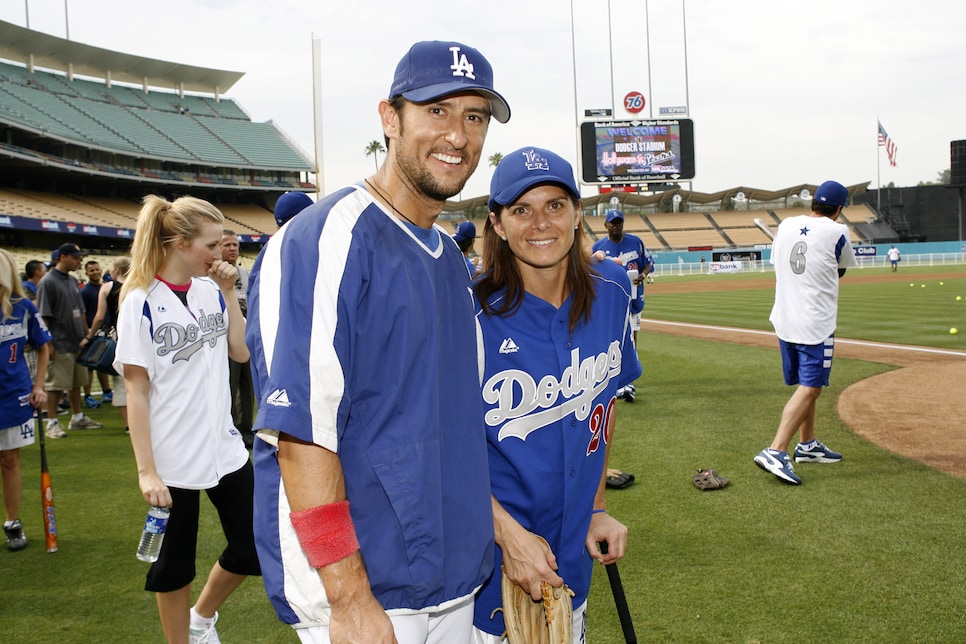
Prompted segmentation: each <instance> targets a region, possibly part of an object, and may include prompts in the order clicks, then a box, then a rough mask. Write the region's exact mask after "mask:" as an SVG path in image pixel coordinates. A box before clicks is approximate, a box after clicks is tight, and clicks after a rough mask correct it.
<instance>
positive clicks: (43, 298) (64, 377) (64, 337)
mask: <svg viewBox="0 0 966 644" xmlns="http://www.w3.org/2000/svg"><path fill="white" fill-rule="evenodd" d="M54 255H55V256H56V257H57V263H56V264H55V265H54V266H51V268H50V271H49V272H48V273H47V275H45V276H44V278H43V279H42V280H40V284H38V285H37V309H38V310H39V311H40V315H41V317H43V318H44V322H45V323H46V324H47V328H48V329H49V330H50V334H51V335H52V336H53V338H54V340H53V342H52V343H51V344H52V347H53V349H52V351H51V352H50V367H49V368H48V369H47V380H46V381H45V382H44V389H45V390H46V391H47V394H48V395H47V418H48V421H47V423H48V424H47V437H48V438H63V437H64V436H66V435H67V433H66V432H64V430H63V429H62V428H61V426H60V423H59V422H58V421H57V404H58V403H59V402H60V399H61V397H62V395H63V392H64V391H66V392H67V398H68V400H70V410H71V419H70V425H69V428H70V429H94V428H98V427H101V426H102V425H101V424H100V423H98V422H95V421H93V420H91V419H90V418H88V417H87V416H86V415H84V412H83V410H82V409H81V399H80V388H81V387H82V386H83V385H84V384H85V383H86V382H87V369H85V368H84V367H83V366H81V365H79V364H78V363H77V355H78V354H79V353H80V351H81V349H83V348H84V346H86V345H87V341H88V338H87V320H86V318H85V317H84V301H83V299H82V298H81V294H80V288H79V287H78V284H77V280H76V279H75V278H74V277H73V276H72V275H71V274H70V273H71V272H72V271H75V270H77V269H78V267H80V263H81V260H82V259H83V258H84V255H86V253H85V252H84V251H82V250H81V249H80V247H79V246H78V245H77V244H64V245H62V246H61V247H60V248H58V249H57V250H56V251H55V252H54Z"/></svg>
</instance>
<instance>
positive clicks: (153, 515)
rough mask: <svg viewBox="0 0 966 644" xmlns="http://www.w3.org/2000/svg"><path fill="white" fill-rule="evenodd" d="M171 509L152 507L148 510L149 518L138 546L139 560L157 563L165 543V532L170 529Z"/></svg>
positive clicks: (145, 522)
mask: <svg viewBox="0 0 966 644" xmlns="http://www.w3.org/2000/svg"><path fill="white" fill-rule="evenodd" d="M169 516H171V509H170V508H162V507H159V506H156V505H152V506H151V509H150V510H148V518H147V519H146V520H145V521H144V531H143V532H142V533H141V543H140V544H138V559H140V560H141V561H147V562H152V563H153V562H155V561H157V560H158V555H159V554H160V553H161V542H162V541H164V531H165V530H166V529H167V528H168V517H169Z"/></svg>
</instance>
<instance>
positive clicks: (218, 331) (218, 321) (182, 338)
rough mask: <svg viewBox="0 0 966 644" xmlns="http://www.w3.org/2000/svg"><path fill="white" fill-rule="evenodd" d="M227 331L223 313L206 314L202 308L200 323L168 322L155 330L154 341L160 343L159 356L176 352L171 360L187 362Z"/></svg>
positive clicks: (214, 342)
mask: <svg viewBox="0 0 966 644" xmlns="http://www.w3.org/2000/svg"><path fill="white" fill-rule="evenodd" d="M227 333H228V324H227V322H226V320H225V315H224V314H223V313H209V314H205V311H204V309H200V310H199V312H198V324H189V325H188V326H181V325H180V324H178V323H176V322H167V323H165V324H162V325H161V326H159V327H158V328H157V330H156V331H155V332H154V341H155V342H156V343H157V344H159V345H160V346H159V347H158V355H159V356H166V355H168V354H169V353H174V357H173V358H172V359H171V362H177V361H179V360H184V361H186V362H187V361H188V360H190V359H191V356H193V355H194V354H196V353H197V352H198V351H200V350H201V349H202V348H203V347H204V346H205V343H206V342H207V343H208V344H209V345H211V346H212V347H214V346H215V344H217V342H218V338H220V337H221V336H223V335H226V334H227Z"/></svg>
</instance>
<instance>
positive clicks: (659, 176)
mask: <svg viewBox="0 0 966 644" xmlns="http://www.w3.org/2000/svg"><path fill="white" fill-rule="evenodd" d="M580 147H581V180H582V182H583V183H585V184H611V183H622V184H623V183H649V182H656V181H671V182H674V181H687V180H690V179H693V178H694V121H692V120H691V119H658V120H626V121H588V122H585V123H581V124H580Z"/></svg>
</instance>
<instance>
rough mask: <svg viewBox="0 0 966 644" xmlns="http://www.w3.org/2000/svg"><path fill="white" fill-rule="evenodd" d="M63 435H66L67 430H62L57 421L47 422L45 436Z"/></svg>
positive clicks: (59, 436)
mask: <svg viewBox="0 0 966 644" xmlns="http://www.w3.org/2000/svg"><path fill="white" fill-rule="evenodd" d="M64 436H67V432H65V431H64V428H63V427H61V426H60V423H59V422H57V421H56V420H55V421H53V422H51V423H47V438H63V437H64Z"/></svg>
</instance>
